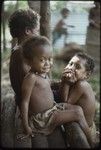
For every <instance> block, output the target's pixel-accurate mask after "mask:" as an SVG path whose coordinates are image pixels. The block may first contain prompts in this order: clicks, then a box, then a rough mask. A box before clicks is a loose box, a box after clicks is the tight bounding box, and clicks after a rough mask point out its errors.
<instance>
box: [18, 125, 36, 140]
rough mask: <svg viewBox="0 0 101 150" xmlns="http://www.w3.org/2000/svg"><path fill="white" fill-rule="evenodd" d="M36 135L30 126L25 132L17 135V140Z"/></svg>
mask: <svg viewBox="0 0 101 150" xmlns="http://www.w3.org/2000/svg"><path fill="white" fill-rule="evenodd" d="M30 136H31V137H34V134H33V132H32V129H31V128H30V127H28V128H26V131H25V133H21V134H19V135H18V136H17V140H23V139H26V138H28V137H30Z"/></svg>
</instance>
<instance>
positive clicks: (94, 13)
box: [89, 1, 101, 29]
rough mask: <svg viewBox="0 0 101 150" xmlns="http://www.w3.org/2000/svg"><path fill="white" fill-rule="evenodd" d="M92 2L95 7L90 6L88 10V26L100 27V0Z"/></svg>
mask: <svg viewBox="0 0 101 150" xmlns="http://www.w3.org/2000/svg"><path fill="white" fill-rule="evenodd" d="M94 4H95V7H93V8H91V9H90V12H89V26H90V27H92V28H96V29H100V25H101V23H100V1H94Z"/></svg>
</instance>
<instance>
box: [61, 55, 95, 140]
mask: <svg viewBox="0 0 101 150" xmlns="http://www.w3.org/2000/svg"><path fill="white" fill-rule="evenodd" d="M93 69H94V61H93V59H92V58H91V57H90V56H88V55H87V54H85V53H77V54H75V55H74V56H73V57H72V58H71V60H70V61H69V63H68V65H67V66H66V68H65V71H64V72H65V75H66V73H67V77H68V81H71V80H72V81H73V82H74V83H72V84H71V85H69V84H68V83H69V82H68V83H66V82H65V83H64V82H63V83H62V86H61V87H62V88H61V99H62V100H63V101H64V102H65V103H66V102H67V103H68V104H73V105H74V104H75V105H79V106H81V107H82V109H83V112H84V115H85V118H86V121H87V123H88V125H89V128H90V130H91V133H92V136H93V137H94V136H95V135H94V134H95V133H94V131H95V124H94V122H93V120H94V115H95V96H94V92H93V90H92V88H91V86H90V84H89V83H88V82H87V79H88V78H89V77H90V75H91V73H92V72H93ZM67 77H66V78H67ZM74 77H75V78H74ZM95 132H96V131H95ZM95 140H96V139H94V142H95Z"/></svg>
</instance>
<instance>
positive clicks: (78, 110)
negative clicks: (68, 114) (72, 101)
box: [75, 106, 84, 118]
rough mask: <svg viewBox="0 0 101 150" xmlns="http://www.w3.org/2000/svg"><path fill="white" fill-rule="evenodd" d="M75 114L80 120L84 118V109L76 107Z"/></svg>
mask: <svg viewBox="0 0 101 150" xmlns="http://www.w3.org/2000/svg"><path fill="white" fill-rule="evenodd" d="M75 114H76V115H77V117H78V118H82V117H83V116H84V113H83V109H82V107H80V106H76V108H75Z"/></svg>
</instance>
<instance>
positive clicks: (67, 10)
mask: <svg viewBox="0 0 101 150" xmlns="http://www.w3.org/2000/svg"><path fill="white" fill-rule="evenodd" d="M69 12H70V11H69V9H68V8H63V9H62V10H61V14H64V13H69Z"/></svg>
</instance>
